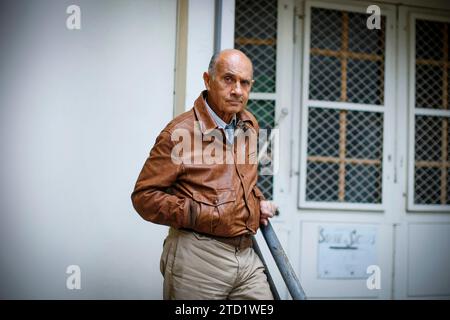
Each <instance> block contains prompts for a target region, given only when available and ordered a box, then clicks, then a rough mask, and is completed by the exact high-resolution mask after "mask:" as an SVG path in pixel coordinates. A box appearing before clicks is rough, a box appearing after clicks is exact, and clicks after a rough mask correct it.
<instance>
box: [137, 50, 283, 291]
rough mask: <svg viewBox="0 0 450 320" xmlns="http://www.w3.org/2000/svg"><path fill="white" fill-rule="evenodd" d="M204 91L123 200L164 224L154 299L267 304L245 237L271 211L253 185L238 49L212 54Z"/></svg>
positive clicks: (246, 87) (248, 82)
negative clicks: (159, 294)
mask: <svg viewBox="0 0 450 320" xmlns="http://www.w3.org/2000/svg"><path fill="white" fill-rule="evenodd" d="M203 81H204V83H205V87H206V90H205V91H203V92H202V93H201V94H200V96H199V97H198V98H197V100H196V101H195V102H194V107H193V108H192V109H190V110H189V111H187V112H185V113H183V114H181V115H180V116H178V117H176V118H175V119H173V120H172V121H171V122H170V123H169V124H168V125H167V126H166V127H165V128H164V129H163V130H162V132H161V133H160V134H159V136H158V137H157V139H156V142H155V144H154V146H153V148H152V150H151V152H150V155H149V157H148V158H147V160H146V162H145V164H144V167H143V168H142V171H141V173H140V175H139V177H138V180H137V182H136V185H135V189H134V191H133V193H132V195H131V198H132V202H133V206H134V208H135V209H136V211H137V212H138V213H139V214H140V215H141V216H142V218H144V219H145V220H148V221H151V222H154V223H158V224H163V225H167V226H170V228H169V234H168V236H167V237H166V239H165V240H164V245H163V252H162V255H161V260H160V270H161V273H162V275H163V277H164V289H163V297H164V299H222V300H223V299H230V300H231V299H245V300H250V299H258V300H271V299H273V296H272V293H271V291H270V288H269V285H268V282H267V277H266V275H265V273H264V271H265V270H264V266H263V264H262V263H261V261H260V259H259V257H258V256H257V255H256V253H255V251H254V250H253V248H252V235H254V234H256V232H257V230H258V228H259V225H260V224H261V223H262V224H267V221H268V219H269V218H271V217H273V215H274V213H275V211H276V206H275V204H273V203H272V202H271V201H266V200H265V198H264V196H263V194H262V192H261V191H260V190H259V189H258V187H257V186H256V182H257V178H258V172H257V162H256V159H257V152H256V141H257V139H256V137H257V135H258V132H259V126H258V122H257V121H256V119H255V117H254V116H253V115H252V114H251V113H250V112H248V111H247V110H246V105H247V101H248V98H249V94H250V90H251V88H252V84H253V82H254V80H253V66H252V62H251V61H250V59H249V58H248V57H247V56H246V55H245V54H244V53H243V52H241V51H239V50H234V49H230V50H224V51H221V52H219V53H217V54H215V55H214V56H213V57H212V58H211V61H210V64H209V68H208V72H204V74H203Z"/></svg>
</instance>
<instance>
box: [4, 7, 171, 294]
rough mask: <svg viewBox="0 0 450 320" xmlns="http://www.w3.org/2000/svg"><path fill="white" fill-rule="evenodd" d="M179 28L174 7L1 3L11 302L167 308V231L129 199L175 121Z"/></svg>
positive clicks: (7, 290) (6, 279)
mask: <svg viewBox="0 0 450 320" xmlns="http://www.w3.org/2000/svg"><path fill="white" fill-rule="evenodd" d="M70 4H77V5H79V6H80V7H81V20H82V22H81V23H82V24H81V27H82V28H81V30H73V31H70V30H68V29H66V18H67V16H68V15H67V14H66V8H67V6H68V5H70ZM175 26H176V1H175V0H172V1H167V0H153V1H144V0H134V1H125V0H96V1H87V0H85V1H83V0H77V1H61V0H41V1H31V0H28V1H24V0H21V1H9V2H8V3H2V10H0V39H1V40H0V41H1V48H2V49H1V52H0V148H1V149H0V150H1V155H2V160H1V166H0V298H27V299H28V298H31V299H33V298H39V299H40V298H57V299H58V298H63V299H67V298H69V299H70V298H83V299H91V298H103V299H109V298H124V299H128V298H137V299H139V298H144V299H148V298H150V299H160V298H161V295H162V277H161V275H160V274H159V256H160V253H161V250H162V239H163V237H164V236H165V233H166V231H167V229H166V227H163V226H157V225H154V224H151V223H148V222H146V221H144V220H142V219H141V218H140V217H139V215H138V214H137V213H136V212H135V211H134V210H133V207H132V205H131V200H130V194H131V192H132V190H133V187H134V183H135V181H136V178H137V176H138V174H139V171H140V169H141V167H142V165H143V163H144V160H145V158H146V157H147V155H148V152H149V150H150V148H151V146H152V145H153V143H154V140H155V138H156V135H157V134H158V132H159V131H160V130H161V129H162V128H163V126H164V125H165V124H166V123H167V122H168V121H169V120H170V119H171V117H172V112H173V82H174V81H173V68H174V54H175ZM72 264H75V265H79V266H80V267H81V286H82V289H81V290H67V289H66V278H67V276H68V275H67V274H66V273H65V271H66V267H67V266H68V265H72Z"/></svg>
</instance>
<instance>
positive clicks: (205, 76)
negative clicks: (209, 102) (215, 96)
mask: <svg viewBox="0 0 450 320" xmlns="http://www.w3.org/2000/svg"><path fill="white" fill-rule="evenodd" d="M209 79H210V77H209V73H208V72H203V82H204V83H205V88H206V90H209Z"/></svg>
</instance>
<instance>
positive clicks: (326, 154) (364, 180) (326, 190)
mask: <svg viewBox="0 0 450 320" xmlns="http://www.w3.org/2000/svg"><path fill="white" fill-rule="evenodd" d="M382 154H383V114H381V113H377V112H363V111H348V110H337V109H323V108H315V107H313V108H310V109H309V117H308V156H307V174H306V199H307V200H308V201H325V202H351V203H381V191H382V183H381V178H382Z"/></svg>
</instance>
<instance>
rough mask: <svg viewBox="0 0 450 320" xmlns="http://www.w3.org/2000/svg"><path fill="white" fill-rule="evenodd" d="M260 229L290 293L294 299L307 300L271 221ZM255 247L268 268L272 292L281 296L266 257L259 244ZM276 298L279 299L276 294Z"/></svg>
mask: <svg viewBox="0 0 450 320" xmlns="http://www.w3.org/2000/svg"><path fill="white" fill-rule="evenodd" d="M260 229H261V232H262V234H263V237H264V239H265V240H266V243H267V246H268V247H269V250H270V253H271V254H272V256H273V258H274V260H275V263H276V265H277V267H278V270H280V273H281V276H282V277H283V280H284V283H285V284H286V287H287V288H288V290H289V293H290V294H291V297H292V299H293V300H305V299H306V294H305V291H303V288H302V286H301V285H300V281H299V280H298V278H297V275H296V274H295V271H294V269H293V268H292V266H291V263H290V262H289V259H288V257H287V255H286V253H285V252H284V250H283V247H282V246H281V243H280V241H279V240H278V237H277V235H276V233H275V231H274V230H273V227H272V225H271V223H270V221H269V222H268V224H267V226H264V225H261V227H260ZM254 243H256V239H254ZM254 249H255V251H256V253H257V254H258V255H259V257H260V259H261V260H262V262H263V264H264V266H265V268H266V270H267V279H268V281H269V285H270V287H271V290H272V293H273V292H274V291H275V292H276V295H277V296H278V298H279V295H278V292H277V290H276V288H275V284H274V283H273V279H272V276H271V275H270V272H269V270H268V269H267V265H266V263H265V261H264V257H263V256H262V253H261V250H260V249H259V246H257V247H256V248H254ZM274 298H275V299H276V300H278V299H277V297H276V296H275V294H274Z"/></svg>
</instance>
